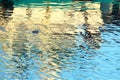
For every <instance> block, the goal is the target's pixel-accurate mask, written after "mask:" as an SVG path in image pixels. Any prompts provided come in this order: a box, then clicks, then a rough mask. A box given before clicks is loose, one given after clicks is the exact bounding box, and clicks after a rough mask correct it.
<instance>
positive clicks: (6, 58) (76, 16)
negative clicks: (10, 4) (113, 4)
mask: <svg viewBox="0 0 120 80" xmlns="http://www.w3.org/2000/svg"><path fill="white" fill-rule="evenodd" d="M71 5H72V6H71ZM71 5H69V6H37V7H31V5H24V7H20V6H19V7H15V8H14V10H13V14H12V15H11V16H4V17H1V18H0V19H1V20H2V21H1V23H0V24H1V25H0V26H4V27H1V28H2V29H3V28H4V29H5V30H6V32H3V31H0V44H1V45H0V64H1V66H0V78H1V79H2V80H96V79H98V80H119V79H120V77H119V73H120V65H119V64H118V63H119V62H120V59H119V57H120V55H119V52H120V49H119V48H120V45H119V35H120V34H119V26H115V25H112V24H110V25H105V27H101V28H100V26H102V24H103V20H102V19H101V11H100V10H99V8H100V4H99V3H94V4H93V3H86V4H85V3H82V4H81V3H80V4H79V3H77V5H74V4H72V3H71ZM93 5H94V7H96V9H93ZM25 6H26V7H25ZM79 7H82V10H80V8H79ZM67 8H68V9H67ZM86 8H88V9H86ZM84 9H85V10H84ZM91 9H92V10H91ZM1 12H2V11H1ZM3 13H5V12H3ZM3 23H4V24H3ZM80 32H81V33H82V34H81V35H80ZM94 43H95V44H94Z"/></svg>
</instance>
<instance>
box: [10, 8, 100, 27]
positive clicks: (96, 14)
mask: <svg viewBox="0 0 120 80" xmlns="http://www.w3.org/2000/svg"><path fill="white" fill-rule="evenodd" d="M31 10H32V14H31V18H30V20H32V21H33V23H44V24H45V22H46V21H48V23H49V24H52V23H68V24H73V25H79V24H83V23H85V20H84V15H83V13H82V12H80V11H74V10H69V9H68V10H61V9H54V10H53V9H52V7H51V8H50V11H49V12H48V13H46V8H45V7H44V8H31ZM87 12H88V23H89V24H91V25H99V23H102V19H101V13H100V10H87ZM45 16H48V17H49V19H48V18H47V19H46V18H45ZM12 17H13V20H14V21H15V22H17V21H26V20H27V19H26V17H27V16H26V8H15V9H14V13H13V15H12Z"/></svg>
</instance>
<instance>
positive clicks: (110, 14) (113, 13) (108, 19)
mask: <svg viewBox="0 0 120 80" xmlns="http://www.w3.org/2000/svg"><path fill="white" fill-rule="evenodd" d="M119 4H120V1H119V0H114V1H113V2H101V7H100V9H101V13H102V19H103V21H104V23H113V24H116V25H119V22H115V20H120V18H119V15H120V13H119V6H120V5H119ZM111 8H112V9H111Z"/></svg>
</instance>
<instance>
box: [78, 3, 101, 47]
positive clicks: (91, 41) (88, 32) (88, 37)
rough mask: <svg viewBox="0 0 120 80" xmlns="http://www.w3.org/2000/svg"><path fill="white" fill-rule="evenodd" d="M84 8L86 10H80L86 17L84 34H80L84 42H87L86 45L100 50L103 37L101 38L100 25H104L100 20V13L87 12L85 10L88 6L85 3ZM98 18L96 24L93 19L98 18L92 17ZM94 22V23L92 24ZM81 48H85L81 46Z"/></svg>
mask: <svg viewBox="0 0 120 80" xmlns="http://www.w3.org/2000/svg"><path fill="white" fill-rule="evenodd" d="M82 8H83V9H84V10H80V11H82V13H83V17H84V21H85V23H84V25H83V27H84V32H80V34H81V36H82V37H83V40H84V41H85V43H86V44H87V45H88V46H89V47H90V48H92V49H99V48H100V43H101V37H100V31H99V28H100V24H102V21H101V20H100V14H99V13H100V12H97V11H95V10H94V12H96V13H98V14H99V15H98V14H95V13H94V12H92V10H91V11H89V10H85V8H87V6H86V4H85V3H84V4H83V6H82ZM92 13H94V15H91V14H92ZM95 15H96V16H97V17H98V21H97V20H96V21H95V22H94V19H93V18H96V17H93V18H92V17H91V16H95ZM92 21H93V22H92ZM80 47H85V46H82V45H80Z"/></svg>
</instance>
